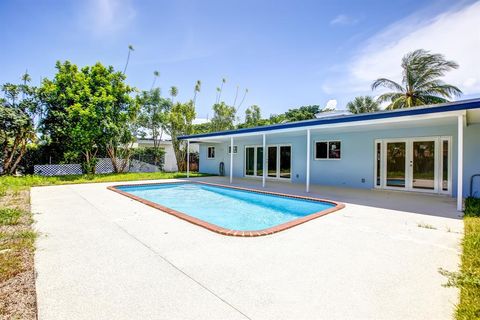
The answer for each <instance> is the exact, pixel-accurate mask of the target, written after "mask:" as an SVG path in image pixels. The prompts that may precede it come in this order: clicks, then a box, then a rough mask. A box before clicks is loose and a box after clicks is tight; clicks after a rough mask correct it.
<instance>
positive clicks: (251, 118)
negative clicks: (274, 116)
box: [245, 105, 262, 127]
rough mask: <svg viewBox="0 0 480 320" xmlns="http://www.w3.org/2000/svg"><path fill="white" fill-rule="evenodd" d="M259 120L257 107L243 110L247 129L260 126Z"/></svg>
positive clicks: (260, 118)
mask: <svg viewBox="0 0 480 320" xmlns="http://www.w3.org/2000/svg"><path fill="white" fill-rule="evenodd" d="M261 120H262V115H261V112H260V107H259V106H257V105H253V106H250V108H247V110H245V124H246V126H247V127H256V126H258V125H260V121H261Z"/></svg>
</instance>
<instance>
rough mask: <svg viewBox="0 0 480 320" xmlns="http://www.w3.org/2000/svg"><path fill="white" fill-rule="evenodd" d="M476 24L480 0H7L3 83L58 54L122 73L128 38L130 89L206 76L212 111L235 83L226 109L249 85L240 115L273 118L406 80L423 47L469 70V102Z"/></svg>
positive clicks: (0, 32) (205, 113)
mask: <svg viewBox="0 0 480 320" xmlns="http://www.w3.org/2000/svg"><path fill="white" fill-rule="evenodd" d="M479 21H480V1H468V0H465V1H458V0H455V1H451V0H448V1H447V0H431V1H426V0H402V1H393V0H391V1H384V0H365V1H353V0H350V1H346V0H337V1H334V0H331V1H330V0H328V1H327V0H324V1H318V0H317V1H310V0H305V1H282V0H276V1H274V0H272V1H267V0H241V1H229V0H223V1H210V0H203V1H183V0H175V1H154V0H143V1H133V0H82V1H80V0H79V1H67V0H65V1H57V0H35V1H34V0H32V1H27V0H1V1H0V39H2V40H1V41H2V44H1V46H0V83H5V82H18V81H19V80H20V76H21V75H22V74H23V73H24V72H25V70H28V72H29V73H30V75H31V77H32V79H33V84H36V85H37V84H39V83H40V81H41V79H42V78H46V77H47V78H50V77H52V76H53V75H54V74H55V68H54V66H55V62H56V61H57V60H61V61H64V60H69V61H71V62H73V63H75V64H77V65H79V66H85V65H91V64H94V63H96V62H98V61H99V62H101V63H103V64H105V65H112V66H114V67H115V68H116V69H117V70H120V71H121V70H123V68H124V66H125V63H126V58H127V53H128V45H130V44H131V45H133V47H134V49H135V50H134V51H133V52H132V53H131V57H130V63H129V65H128V68H127V71H126V75H127V82H128V84H130V85H132V86H135V87H137V88H139V89H142V90H148V89H150V88H151V86H152V82H153V72H154V71H155V70H157V71H159V72H160V77H159V78H158V80H157V82H156V85H158V86H159V87H160V88H161V90H162V94H163V95H164V96H168V89H169V88H170V86H177V87H178V89H179V95H178V98H177V99H179V100H188V99H191V98H192V96H193V88H194V85H195V82H196V81H197V80H201V82H202V88H201V92H200V94H199V96H198V98H197V117H198V118H206V117H211V116H212V111H211V106H212V104H213V103H214V102H215V96H216V87H218V86H220V84H221V79H222V78H226V79H227V82H226V83H225V86H224V91H223V93H222V99H224V100H225V101H226V102H227V103H229V104H231V103H233V100H234V97H235V91H236V88H237V86H238V88H239V92H240V94H239V95H240V96H241V95H242V93H243V92H244V90H245V88H248V94H247V96H246V99H245V101H244V103H243V104H242V106H241V107H240V109H239V115H240V116H242V117H243V114H244V111H245V108H247V107H248V106H250V105H253V104H256V105H259V106H260V108H261V110H262V115H263V116H264V117H268V116H269V115H270V114H278V113H282V112H285V111H286V110H288V109H289V108H295V107H299V106H302V105H313V104H317V105H320V106H321V107H324V106H327V105H328V106H330V107H335V106H336V108H337V109H339V110H341V109H344V108H345V105H346V104H347V103H348V102H349V101H350V100H352V99H353V98H354V97H355V96H358V95H373V96H376V95H378V94H379V93H380V92H377V91H375V92H372V91H371V89H370V85H371V83H372V82H373V81H374V80H375V79H377V78H379V77H387V78H390V79H393V80H396V81H400V77H401V69H400V60H401V57H402V56H403V55H404V54H406V53H407V52H409V51H413V50H415V49H420V48H423V49H426V50H430V51H432V52H435V53H441V54H444V55H445V56H446V58H447V59H450V60H454V61H456V62H457V63H458V64H459V65H460V68H459V69H457V70H454V71H452V72H450V73H449V74H448V75H447V76H446V77H445V79H444V80H445V81H447V82H449V83H451V84H454V85H457V86H458V87H460V89H462V91H463V92H464V95H463V96H462V97H461V99H468V98H474V97H480V24H479ZM237 101H238V100H237Z"/></svg>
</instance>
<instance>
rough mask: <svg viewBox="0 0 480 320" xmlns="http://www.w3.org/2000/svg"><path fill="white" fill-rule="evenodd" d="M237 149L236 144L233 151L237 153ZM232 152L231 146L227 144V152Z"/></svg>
mask: <svg viewBox="0 0 480 320" xmlns="http://www.w3.org/2000/svg"><path fill="white" fill-rule="evenodd" d="M237 151H238V147H237V146H233V153H234V154H235V153H237ZM230 153H232V146H228V154H230Z"/></svg>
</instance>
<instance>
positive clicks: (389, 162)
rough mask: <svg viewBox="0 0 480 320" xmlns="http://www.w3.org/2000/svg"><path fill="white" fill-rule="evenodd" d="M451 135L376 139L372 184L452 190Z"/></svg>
mask: <svg viewBox="0 0 480 320" xmlns="http://www.w3.org/2000/svg"><path fill="white" fill-rule="evenodd" d="M450 145H451V137H426V138H408V139H383V140H376V141H375V156H376V159H375V181H376V182H375V187H377V188H385V189H401V190H402V189H403V190H409V191H425V192H438V193H451V147H450Z"/></svg>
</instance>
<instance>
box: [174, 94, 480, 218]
mask: <svg viewBox="0 0 480 320" xmlns="http://www.w3.org/2000/svg"><path fill="white" fill-rule="evenodd" d="M181 139H185V140H188V141H190V143H193V142H196V143H200V159H199V161H200V168H199V169H200V172H204V173H212V174H218V173H219V166H220V163H221V162H223V164H224V167H225V173H226V175H227V176H228V175H229V176H230V179H232V178H233V177H245V178H252V179H259V180H260V181H262V183H263V184H265V182H266V181H268V180H270V179H272V180H276V181H285V182H292V183H303V184H305V186H306V190H307V192H308V191H309V188H310V183H314V184H319V185H330V186H338V187H351V188H366V189H372V188H376V189H390V190H404V191H414V192H427V193H435V194H445V195H451V196H456V197H457V200H458V201H457V207H458V209H459V210H460V209H461V207H462V197H465V196H468V194H469V183H470V177H471V176H472V175H473V174H477V173H480V99H472V100H464V101H456V102H451V103H445V104H438V105H432V106H423V107H416V108H410V109H402V110H393V111H382V112H376V113H367V114H359V115H332V116H331V117H324V116H323V115H322V117H321V118H320V119H313V120H307V121H299V122H291V123H283V124H277V125H270V126H264V127H256V128H247V129H239V130H230V131H224V132H214V133H208V134H198V135H191V136H184V137H181ZM230 149H233V153H230ZM265 150H266V151H265ZM265 154H266V156H264V155H265ZM231 168H232V170H230V169H231ZM263 168H267V170H266V171H264V170H263Z"/></svg>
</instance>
